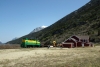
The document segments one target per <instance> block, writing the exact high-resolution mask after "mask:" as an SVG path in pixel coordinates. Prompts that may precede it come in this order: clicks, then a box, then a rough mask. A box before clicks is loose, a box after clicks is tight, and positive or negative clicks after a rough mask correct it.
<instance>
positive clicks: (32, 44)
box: [21, 38, 40, 48]
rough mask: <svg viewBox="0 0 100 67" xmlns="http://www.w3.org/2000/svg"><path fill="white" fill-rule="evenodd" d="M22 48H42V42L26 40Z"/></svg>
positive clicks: (23, 41)
mask: <svg viewBox="0 0 100 67" xmlns="http://www.w3.org/2000/svg"><path fill="white" fill-rule="evenodd" d="M21 47H24V48H26V47H40V42H39V41H38V40H34V39H31V40H30V39H28V38H25V39H23V40H22V43H21Z"/></svg>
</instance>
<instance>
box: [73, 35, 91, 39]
mask: <svg viewBox="0 0 100 67" xmlns="http://www.w3.org/2000/svg"><path fill="white" fill-rule="evenodd" d="M75 36H76V37H78V38H79V39H89V36H77V35H75Z"/></svg>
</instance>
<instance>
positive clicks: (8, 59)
mask: <svg viewBox="0 0 100 67" xmlns="http://www.w3.org/2000/svg"><path fill="white" fill-rule="evenodd" d="M99 63H100V46H96V47H85V48H69V49H68V48H62V49H61V48H50V49H47V48H20V49H0V67H99V66H100V64H99Z"/></svg>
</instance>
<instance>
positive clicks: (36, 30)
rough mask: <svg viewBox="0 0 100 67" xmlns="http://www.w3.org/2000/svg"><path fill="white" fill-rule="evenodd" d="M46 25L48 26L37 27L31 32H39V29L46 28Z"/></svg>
mask: <svg viewBox="0 0 100 67" xmlns="http://www.w3.org/2000/svg"><path fill="white" fill-rule="evenodd" d="M46 27H47V26H41V27H37V28H35V29H34V30H33V31H32V32H31V33H34V32H38V31H40V30H42V29H44V28H46Z"/></svg>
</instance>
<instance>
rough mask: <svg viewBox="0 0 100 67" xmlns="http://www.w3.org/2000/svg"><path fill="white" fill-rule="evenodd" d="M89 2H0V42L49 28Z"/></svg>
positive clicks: (30, 0)
mask: <svg viewBox="0 0 100 67" xmlns="http://www.w3.org/2000/svg"><path fill="white" fill-rule="evenodd" d="M89 1H90V0H0V41H1V42H3V43H5V42H8V41H10V40H12V39H13V38H15V37H22V36H24V35H27V34H29V33H30V32H31V31H33V30H34V29H35V28H37V27H40V26H43V25H44V26H50V25H51V24H53V23H55V22H56V21H58V20H59V19H61V18H63V17H64V16H66V15H67V14H69V13H71V12H73V11H75V10H77V9H78V8H80V7H82V6H83V5H85V4H86V3H87V2H89Z"/></svg>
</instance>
